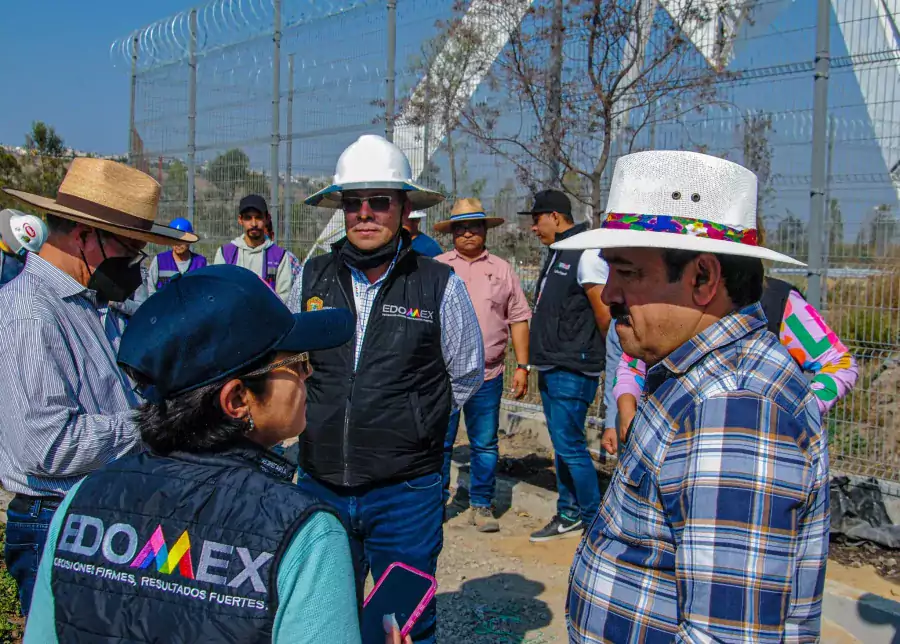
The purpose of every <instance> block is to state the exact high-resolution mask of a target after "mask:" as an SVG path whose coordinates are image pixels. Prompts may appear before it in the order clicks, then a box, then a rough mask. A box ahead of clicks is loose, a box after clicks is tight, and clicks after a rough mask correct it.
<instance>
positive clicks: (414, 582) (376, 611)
mask: <svg viewBox="0 0 900 644" xmlns="http://www.w3.org/2000/svg"><path fill="white" fill-rule="evenodd" d="M436 591H437V580H435V578H434V577H432V576H431V575H429V574H426V573H424V572H422V571H421V570H416V569H415V568H413V567H412V566H407V565H406V564H403V563H400V562H399V561H397V562H394V563H392V564H391V565H390V566H388V569H387V570H385V571H384V574H383V575H381V579H379V580H378V582H377V583H376V584H375V588H373V589H372V592H370V593H369V596H368V597H366V600H365V601H364V602H363V612H362V629H361V630H362V644H384V636H385V632H384V616H385V615H391V614H393V615H394V617H396V619H397V624H398V625H399V626H400V634H401V635H403V636H404V637H405V636H406V635H408V634H409V632H410V631H411V630H412V627H413V625H415V623H416V620H418V619H419V617H420V616H421V615H422V611H424V610H425V607H426V606H428V602H430V601H431V599H432V598H433V597H434V594H435V592H436Z"/></svg>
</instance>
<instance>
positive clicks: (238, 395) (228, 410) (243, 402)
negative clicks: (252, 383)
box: [219, 379, 250, 420]
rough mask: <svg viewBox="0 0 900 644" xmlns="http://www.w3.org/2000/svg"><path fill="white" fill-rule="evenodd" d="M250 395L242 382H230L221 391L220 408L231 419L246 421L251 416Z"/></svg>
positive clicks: (235, 380)
mask: <svg viewBox="0 0 900 644" xmlns="http://www.w3.org/2000/svg"><path fill="white" fill-rule="evenodd" d="M249 393H250V392H249V391H248V390H247V388H246V387H245V386H244V383H242V382H241V381H240V380H237V379H234V380H229V381H228V382H226V383H225V386H224V387H222V389H221V391H219V406H220V407H221V408H222V411H223V412H225V415H226V416H228V417H229V418H234V419H236V420H243V419H246V418H247V417H248V416H249V415H250V406H249V404H248V402H249Z"/></svg>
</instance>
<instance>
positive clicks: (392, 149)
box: [306, 134, 444, 210]
mask: <svg viewBox="0 0 900 644" xmlns="http://www.w3.org/2000/svg"><path fill="white" fill-rule="evenodd" d="M372 188H385V189H387V190H402V191H404V192H406V195H407V198H408V199H409V202H410V203H411V204H412V207H413V210H423V209H425V208H430V207H431V206H434V205H435V204H439V203H440V202H442V201H443V200H444V195H442V194H440V193H439V192H435V191H434V190H429V189H428V188H425V187H423V186H420V185H419V184H417V183H415V182H414V181H413V178H412V168H411V167H410V165H409V159H407V158H406V155H405V154H403V150H401V149H400V148H399V147H397V146H396V145H394V144H393V143H391V142H390V141H388V140H387V139H385V138H384V137H382V136H378V135H377V134H364V135H362V136H361V137H359V138H358V139H357V140H356V141H354V142H353V143H351V144H350V145H349V146H348V147H347V149H346V150H344V151H343V152H342V153H341V156H340V158H339V159H338V162H337V168H335V171H334V183H332V184H331V185H330V186H328V187H327V188H323V189H322V190H319V191H318V192H317V193H315V194H314V195H310V196H309V197H307V198H306V203H307V204H308V205H310V206H320V207H322V208H340V207H341V195H342V193H343V192H345V191H348V190H370V189H372Z"/></svg>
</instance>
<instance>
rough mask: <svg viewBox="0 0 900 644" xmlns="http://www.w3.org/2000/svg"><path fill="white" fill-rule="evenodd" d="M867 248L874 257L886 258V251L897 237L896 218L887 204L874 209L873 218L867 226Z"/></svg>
mask: <svg viewBox="0 0 900 644" xmlns="http://www.w3.org/2000/svg"><path fill="white" fill-rule="evenodd" d="M869 229H870V232H869V246H870V247H871V248H870V251H871V253H872V255H873V256H874V257H887V256H888V250H889V249H890V248H891V246H892V245H893V244H894V241H895V239H896V237H897V231H898V225H897V217H896V216H894V213H893V209H892V208H891V206H889V205H887V204H881V205H880V206H877V207H876V208H875V217H874V218H873V219H872V223H871V224H870V226H869Z"/></svg>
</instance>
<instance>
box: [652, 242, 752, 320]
mask: <svg viewBox="0 0 900 644" xmlns="http://www.w3.org/2000/svg"><path fill="white" fill-rule="evenodd" d="M701 254H702V253H699V252H697V251H693V250H674V249H671V248H667V249H665V250H663V261H664V262H665V264H666V273H667V276H668V278H669V281H670V282H677V281H678V280H680V279H681V276H682V275H684V268H685V266H687V265H688V264H689V263H690V262H691V261H693V260H694V259H695V258H697V257H698V256H699V255H701ZM714 257H715V258H716V259H717V260H718V261H719V265H720V266H721V267H722V279H723V280H724V281H725V290H726V291H728V297H730V298H731V301H732V303H734V305H735V306H736V307H738V308H743V307H745V306H748V305H750V304H753V303H754V302H759V300H760V298H761V297H762V292H763V281H764V279H765V274H766V271H765V268H764V267H763V263H762V260H761V259H756V258H755V257H741V256H738V255H719V254H715V255H714Z"/></svg>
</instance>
